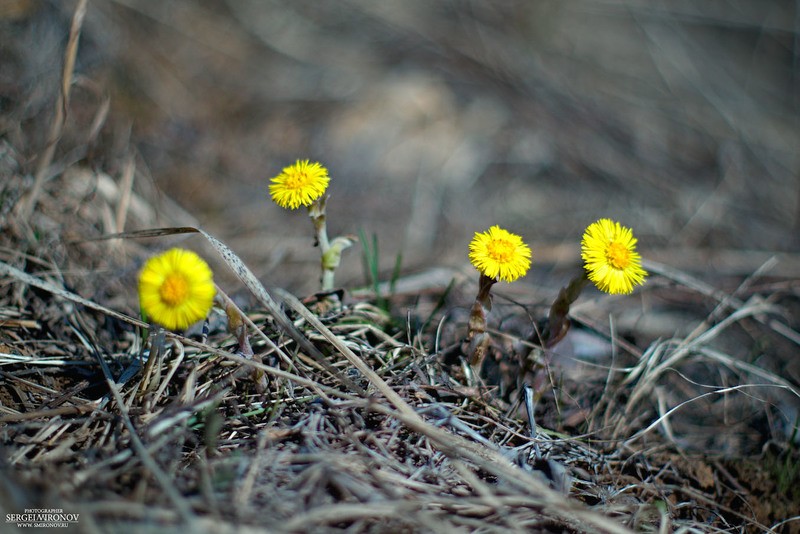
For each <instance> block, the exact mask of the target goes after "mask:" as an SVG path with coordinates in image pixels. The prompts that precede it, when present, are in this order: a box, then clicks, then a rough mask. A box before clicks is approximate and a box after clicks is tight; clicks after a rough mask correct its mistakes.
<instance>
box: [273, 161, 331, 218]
mask: <svg viewBox="0 0 800 534" xmlns="http://www.w3.org/2000/svg"><path fill="white" fill-rule="evenodd" d="M270 181H271V182H272V183H271V184H270V186H269V194H270V195H271V196H272V200H274V201H275V203H276V204H277V205H278V206H280V207H282V208H288V209H297V208H299V207H300V206H310V205H311V204H312V203H313V202H314V201H315V200H317V199H318V198H319V197H321V196H322V195H323V194H325V190H326V189H327V188H328V183H329V182H330V178H329V177H328V170H327V169H326V168H325V167H323V166H322V165H320V164H319V163H317V162H313V163H311V162H309V160H307V159H306V160H297V162H295V164H294V165H290V166H288V167H286V168H284V169H283V171H282V172H281V173H280V174H279V175H278V176H276V177H275V178H272V179H271V180H270Z"/></svg>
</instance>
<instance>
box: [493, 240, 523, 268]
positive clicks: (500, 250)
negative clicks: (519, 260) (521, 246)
mask: <svg viewBox="0 0 800 534" xmlns="http://www.w3.org/2000/svg"><path fill="white" fill-rule="evenodd" d="M486 248H487V252H488V253H489V257H490V258H492V259H493V260H494V261H496V262H498V263H507V262H508V261H509V260H510V259H511V258H512V257H513V255H514V251H515V250H516V247H515V246H514V244H513V243H511V242H510V241H506V240H504V239H495V240H493V241H490V242H489V244H488V245H487V247H486Z"/></svg>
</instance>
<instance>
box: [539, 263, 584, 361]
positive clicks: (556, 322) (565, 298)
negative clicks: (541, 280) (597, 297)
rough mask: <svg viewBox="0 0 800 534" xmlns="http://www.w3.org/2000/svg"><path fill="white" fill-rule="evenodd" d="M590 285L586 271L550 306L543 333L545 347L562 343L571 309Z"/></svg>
mask: <svg viewBox="0 0 800 534" xmlns="http://www.w3.org/2000/svg"><path fill="white" fill-rule="evenodd" d="M588 283H589V278H588V277H587V275H586V271H583V272H582V273H581V274H580V275H579V276H576V277H575V278H573V279H572V280H570V282H569V284H567V286H566V287H562V288H561V291H559V292H558V296H557V297H556V300H555V301H553V305H552V306H550V314H549V315H548V317H547V327H546V328H545V331H544V332H542V342H543V344H544V346H545V347H548V348H549V347H552V346H554V345H555V344H556V343H558V342H559V341H561V340H562V339H563V338H564V336H565V335H567V331H568V330H569V324H570V323H569V307H570V306H571V305H572V303H573V302H575V301H576V300H578V297H579V296H580V294H581V291H583V288H584V287H586V285H587V284H588Z"/></svg>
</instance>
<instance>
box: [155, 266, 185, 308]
mask: <svg viewBox="0 0 800 534" xmlns="http://www.w3.org/2000/svg"><path fill="white" fill-rule="evenodd" d="M158 293H159V295H160V296H161V300H163V301H164V302H165V303H166V304H167V305H169V306H177V305H178V304H180V303H182V302H184V301H185V300H186V298H187V297H188V296H189V282H188V281H187V280H186V277H185V276H183V275H182V274H180V273H172V274H170V275H169V276H167V278H166V280H164V283H163V284H161V287H160V288H159V290H158Z"/></svg>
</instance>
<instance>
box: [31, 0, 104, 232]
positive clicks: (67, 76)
mask: <svg viewBox="0 0 800 534" xmlns="http://www.w3.org/2000/svg"><path fill="white" fill-rule="evenodd" d="M87 4H88V0H79V1H78V4H77V5H76V6H75V12H74V14H73V16H72V26H70V29H69V41H68V42H67V47H66V50H65V52H64V66H63V69H62V73H61V95H60V98H59V99H58V101H57V102H56V106H55V117H54V118H53V123H52V124H51V126H50V136H49V137H48V139H47V146H46V147H45V149H44V153H43V154H42V155H41V159H40V160H39V164H38V166H37V168H36V176H35V179H34V182H33V187H32V188H31V189H30V191H28V193H27V196H26V197H25V198H23V199H22V200H21V201H20V203H19V211H18V215H19V217H20V218H21V219H22V220H24V221H26V220H28V219H29V218H30V216H31V213H32V211H33V208H34V207H35V206H36V201H37V200H38V197H39V194H40V192H41V189H42V184H43V183H44V179H45V177H46V175H47V171H48V169H49V168H50V163H52V161H53V155H54V154H55V151H56V144H57V143H58V140H59V139H60V138H61V134H62V133H63V130H64V121H65V120H66V117H67V110H68V108H69V95H70V90H71V88H72V77H73V71H74V70H75V58H76V57H77V55H78V39H79V37H80V35H81V27H82V26H83V19H84V17H85V16H86V5H87Z"/></svg>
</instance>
